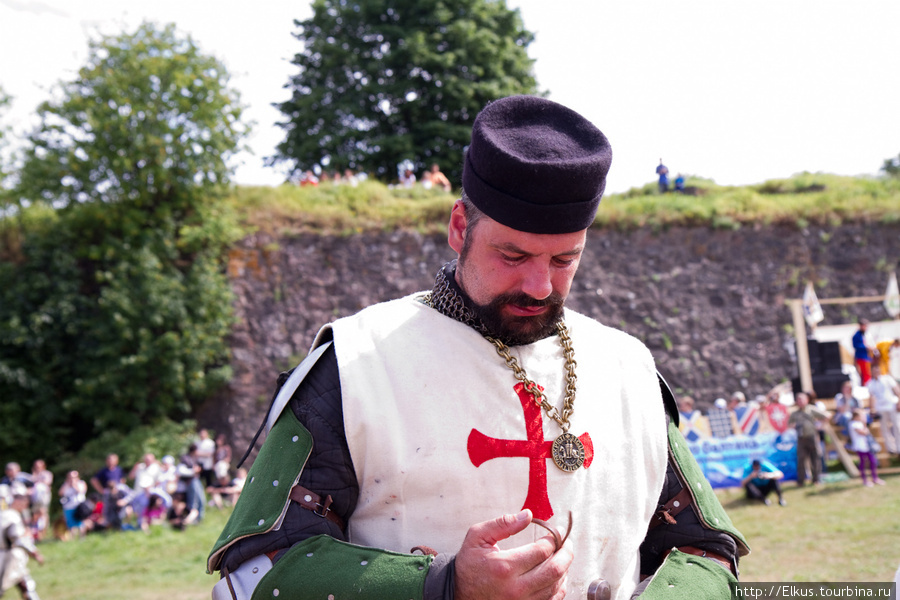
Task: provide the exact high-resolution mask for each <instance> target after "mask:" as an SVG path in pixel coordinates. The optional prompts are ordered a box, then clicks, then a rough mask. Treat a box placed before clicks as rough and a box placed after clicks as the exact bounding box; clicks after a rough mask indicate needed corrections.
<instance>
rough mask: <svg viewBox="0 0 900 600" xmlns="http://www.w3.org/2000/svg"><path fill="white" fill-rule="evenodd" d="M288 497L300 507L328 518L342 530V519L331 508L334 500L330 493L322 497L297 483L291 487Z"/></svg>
mask: <svg viewBox="0 0 900 600" xmlns="http://www.w3.org/2000/svg"><path fill="white" fill-rule="evenodd" d="M290 498H291V500H293V501H294V502H296V503H297V504H299V505H300V506H301V507H303V508H305V509H306V510H311V511H312V512H313V513H315V514H316V515H318V516H320V517H322V518H323V519H328V520H329V521H331V522H332V523H334V524H335V525H337V526H338V527H339V528H340V530H341V531H344V520H343V519H341V518H340V517H339V516H338V515H337V514H336V513H335V512H334V511H333V510H331V504H332V502H334V501H333V500H332V498H331V495H330V494H329V495H328V496H325V498H324V499H323V498H322V497H321V496H320V495H318V494H317V493H315V492H312V491H310V490H308V489H306V488H305V487H303V486H301V485H299V484H297V485H295V486H294V487H292V488H291V493H290Z"/></svg>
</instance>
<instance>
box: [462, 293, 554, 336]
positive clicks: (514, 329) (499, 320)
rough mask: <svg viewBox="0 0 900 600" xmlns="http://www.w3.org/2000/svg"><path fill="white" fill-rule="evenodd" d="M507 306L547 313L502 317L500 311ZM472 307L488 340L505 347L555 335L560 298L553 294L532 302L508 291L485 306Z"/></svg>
mask: <svg viewBox="0 0 900 600" xmlns="http://www.w3.org/2000/svg"><path fill="white" fill-rule="evenodd" d="M508 304H515V305H517V306H531V307H547V310H546V311H545V312H543V313H541V314H539V315H535V316H533V317H522V316H514V315H508V314H504V311H503V309H504V307H505V306H506V305H508ZM474 308H475V314H476V315H478V318H479V319H481V322H482V323H483V324H484V325H485V327H486V328H487V330H488V331H489V332H490V333H491V335H492V337H496V338H498V339H500V340H501V341H503V342H505V343H507V344H509V345H520V344H531V343H532V342H536V341H538V340H542V339H544V338H545V337H548V336H550V335H552V334H554V333H555V332H556V323H557V321H559V320H560V319H561V318H562V313H563V298H562V296H560V295H559V294H556V293H554V294H551V295H550V296H548V297H547V298H544V299H543V300H536V299H534V298H532V297H531V296H528V295H527V294H524V293H521V292H518V293H515V292H510V293H506V294H501V295H499V296H497V297H496V298H494V299H493V300H491V301H490V302H489V303H488V304H485V305H481V304H476V305H475V307H474Z"/></svg>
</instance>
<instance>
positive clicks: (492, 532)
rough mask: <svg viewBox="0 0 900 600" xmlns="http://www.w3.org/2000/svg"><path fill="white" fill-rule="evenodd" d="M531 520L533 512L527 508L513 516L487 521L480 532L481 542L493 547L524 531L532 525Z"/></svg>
mask: <svg viewBox="0 0 900 600" xmlns="http://www.w3.org/2000/svg"><path fill="white" fill-rule="evenodd" d="M531 519H532V515H531V511H530V510H529V509H527V508H526V509H524V510H522V511H520V512H518V513H516V514H513V515H503V516H501V517H497V518H496V519H494V520H492V521H485V522H484V523H482V524H481V527H480V530H481V531H479V534H480V535H479V537H480V538H481V542H482V543H484V544H487V545H489V546H493V545H494V544H496V543H497V542H499V541H501V540H505V539H506V538H509V537H512V536H514V535H516V534H517V533H519V532H520V531H523V530H524V529H525V528H526V527H528V525H529V524H530V523H531Z"/></svg>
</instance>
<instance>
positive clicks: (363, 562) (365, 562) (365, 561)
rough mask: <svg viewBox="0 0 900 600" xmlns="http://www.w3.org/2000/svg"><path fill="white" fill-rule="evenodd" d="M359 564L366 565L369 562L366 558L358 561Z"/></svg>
mask: <svg viewBox="0 0 900 600" xmlns="http://www.w3.org/2000/svg"><path fill="white" fill-rule="evenodd" d="M359 564H361V565H362V566H366V565H367V564H369V561H367V560H364V561H362V562H361V563H359Z"/></svg>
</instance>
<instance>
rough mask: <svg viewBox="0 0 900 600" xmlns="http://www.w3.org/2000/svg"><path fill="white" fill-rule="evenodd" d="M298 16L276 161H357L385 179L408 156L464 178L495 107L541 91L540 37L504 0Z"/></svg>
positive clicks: (317, 7) (371, 0)
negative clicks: (474, 129)
mask: <svg viewBox="0 0 900 600" xmlns="http://www.w3.org/2000/svg"><path fill="white" fill-rule="evenodd" d="M312 8H313V16H312V18H310V19H308V20H306V21H302V22H297V25H298V26H299V32H298V33H297V34H296V37H297V39H298V40H300V42H302V43H303V50H302V51H301V52H300V53H298V54H297V55H296V56H295V57H294V60H293V63H294V64H295V65H297V67H299V69H300V72H299V74H297V75H295V76H294V77H292V78H291V81H290V84H289V87H290V88H291V89H292V91H293V95H292V98H291V99H290V100H288V101H287V102H283V103H281V104H280V105H278V106H279V108H280V110H281V111H282V112H283V113H284V115H285V117H286V120H285V122H283V123H281V126H282V128H283V129H284V130H285V134H286V136H285V139H284V141H283V142H282V143H281V144H279V146H278V148H277V152H276V155H275V156H274V157H272V159H271V160H272V162H279V161H285V162H288V163H290V164H291V166H292V167H293V170H294V171H295V172H298V171H304V170H307V169H312V168H314V166H316V165H322V166H327V168H328V169H335V170H339V171H343V170H344V169H346V168H351V169H354V170H357V171H366V172H370V173H374V174H375V176H376V177H378V178H380V179H382V180H385V179H392V178H394V177H396V169H397V165H398V164H399V163H400V162H401V161H403V160H406V159H409V160H411V161H412V162H413V168H414V169H415V170H416V171H420V170H422V169H424V168H425V167H426V166H428V165H430V164H431V163H437V164H439V165H440V166H441V169H442V170H443V171H444V173H446V174H447V176H448V177H449V179H450V181H453V182H459V181H460V168H461V165H462V156H463V154H462V151H463V147H464V146H465V145H467V144H468V142H469V136H470V132H471V126H472V121H473V120H474V118H475V115H476V114H477V112H478V111H479V110H480V109H481V108H482V107H483V106H484V104H485V103H486V102H487V101H489V100H493V99H496V98H499V97H502V96H507V95H512V94H534V93H536V92H537V84H536V81H535V78H534V75H533V70H532V63H533V61H532V60H531V59H529V58H528V54H527V48H528V45H529V44H530V43H531V42H532V40H533V37H534V36H533V35H532V34H531V33H530V32H528V31H526V30H525V29H524V26H523V24H522V20H521V17H520V16H519V12H518V10H510V9H509V8H507V6H506V2H505V1H504V0H400V1H396V0H393V1H388V0H367V1H365V2H362V1H360V0H349V1H347V0H315V1H314V2H313V5H312Z"/></svg>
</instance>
